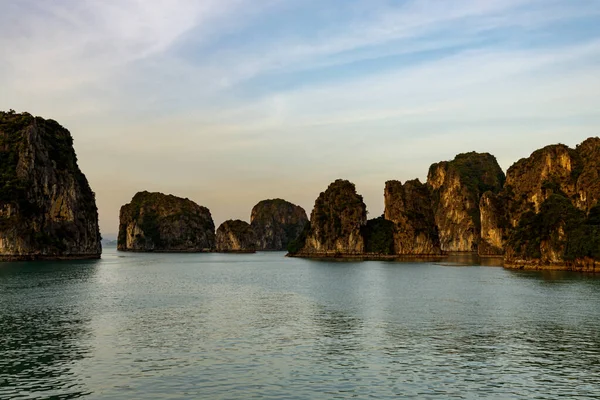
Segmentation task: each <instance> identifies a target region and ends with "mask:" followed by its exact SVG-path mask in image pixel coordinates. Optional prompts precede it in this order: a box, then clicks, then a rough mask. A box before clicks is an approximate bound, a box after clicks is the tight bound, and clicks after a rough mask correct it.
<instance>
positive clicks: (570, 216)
mask: <svg viewBox="0 0 600 400" xmlns="http://www.w3.org/2000/svg"><path fill="white" fill-rule="evenodd" d="M599 172H600V139H598V138H589V139H587V140H585V141H584V142H583V143H581V144H580V145H578V146H577V147H576V148H575V149H571V148H569V147H567V146H565V145H562V144H558V145H551V146H547V147H544V148H542V149H540V150H537V151H535V152H534V153H532V154H531V156H529V157H527V158H524V159H521V160H519V161H517V162H516V163H515V164H514V165H513V166H512V167H510V168H509V170H508V172H507V177H506V185H505V188H504V190H503V191H502V193H501V194H500V196H501V197H502V199H503V201H504V204H505V215H506V227H505V229H506V230H507V232H508V233H507V234H506V235H505V236H506V237H507V239H506V245H505V247H506V257H505V263H506V264H507V265H508V266H517V267H518V266H520V267H528V268H529V267H530V268H537V267H540V268H542V267H543V268H546V267H548V266H555V267H557V268H558V267H560V268H566V269H578V270H582V269H583V270H593V269H597V268H598V267H597V262H596V261H595V260H596V259H598V258H599V257H600V243H599V242H600V228H599V225H600V209H599V208H598V200H599V199H600V181H599V180H598V177H599Z"/></svg>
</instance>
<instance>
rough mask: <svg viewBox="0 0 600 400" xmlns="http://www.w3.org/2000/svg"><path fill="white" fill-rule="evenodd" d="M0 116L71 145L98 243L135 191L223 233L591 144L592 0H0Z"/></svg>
mask: <svg viewBox="0 0 600 400" xmlns="http://www.w3.org/2000/svg"><path fill="white" fill-rule="evenodd" d="M0 9H2V11H3V12H2V14H0V87H1V88H2V90H0V109H5V110H7V109H9V108H13V109H15V110H17V111H29V112H31V113H33V114H36V115H41V116H43V117H46V118H54V119H56V120H57V121H59V122H60V123H61V124H63V125H64V126H66V127H67V128H69V129H70V130H71V133H72V134H73V136H74V138H75V147H76V151H77V153H78V156H79V160H80V167H81V168H82V170H83V171H84V173H85V174H86V175H87V177H88V179H89V180H90V183H91V185H92V187H93V189H94V190H95V191H96V194H97V200H98V206H99V209H100V221H101V227H102V232H103V233H104V234H105V235H110V234H112V233H114V232H116V230H117V222H118V210H119V207H120V205H122V204H124V203H126V202H128V201H129V200H130V199H131V197H132V196H133V194H134V193H135V192H136V191H138V190H156V191H162V192H167V193H173V194H175V195H180V196H184V197H189V198H191V199H193V200H194V201H196V202H198V203H199V204H202V205H205V206H207V207H209V208H210V209H211V211H212V214H213V217H214V219H215V222H216V223H217V224H218V223H220V222H222V221H223V220H225V219H229V218H240V219H244V220H248V219H249V215H250V209H251V208H252V206H253V205H254V204H255V203H256V202H258V201H260V200H262V199H265V198H274V197H282V198H285V199H288V200H290V201H292V202H295V203H297V204H300V205H302V206H303V207H304V208H305V209H306V211H307V212H308V213H310V211H311V209H312V205H313V204H314V199H315V198H316V197H317V195H318V194H319V192H321V191H322V190H324V189H325V188H326V187H327V185H328V183H329V182H331V181H333V180H334V179H336V178H346V179H349V180H351V181H353V182H354V183H356V185H357V188H358V190H359V192H360V193H362V194H363V195H364V197H365V200H366V203H367V206H368V208H369V211H370V215H371V216H372V217H375V216H377V215H379V214H381V212H382V209H383V196H382V193H383V186H384V183H385V181H386V180H389V179H399V180H402V181H404V180H407V179H412V178H415V177H418V178H420V179H421V180H424V179H425V178H426V173H427V170H428V167H429V165H430V164H432V163H433V162H437V161H441V160H446V159H451V158H453V157H454V155H455V154H457V153H460V152H466V151H472V150H475V151H486V152H490V153H492V154H494V155H495V156H496V157H497V158H498V161H499V162H500V164H501V166H502V167H503V168H504V169H506V168H508V167H509V166H510V165H511V164H512V163H513V162H515V161H516V160H517V159H519V158H521V157H525V156H527V155H529V154H530V153H531V152H532V151H534V150H535V149H537V148H539V147H542V146H544V145H546V144H551V143H558V142H561V143H565V144H568V145H572V146H574V145H576V144H577V143H579V142H581V141H582V140H584V139H585V138H587V137H589V136H597V135H598V134H600V129H599V127H600V1H598V0H569V1H567V0H561V1H558V0H543V1H541V0H487V1H484V0H478V1H474V0H471V1H466V0H455V1H442V0H412V1H409V0H404V1H378V0H369V1H367V0H363V1H351V0H347V1H342V0H331V1H327V0H321V1H316V0H302V1H301V0H252V1H250V0H204V1H198V0H195V1H191V0H190V1H187V0H172V1H166V0H165V1H158V0H95V1H85V0H76V1H61V0H56V1H52V2H50V1H29V0H0Z"/></svg>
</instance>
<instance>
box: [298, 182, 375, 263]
mask: <svg viewBox="0 0 600 400" xmlns="http://www.w3.org/2000/svg"><path fill="white" fill-rule="evenodd" d="M366 222H367V207H366V206H365V203H364V202H363V198H362V196H361V195H359V194H357V193H356V187H355V186H354V184H353V183H351V182H348V181H346V180H341V179H338V180H336V181H335V182H333V183H331V184H330V185H329V187H328V188H327V190H326V191H325V192H323V193H321V194H320V195H319V197H318V198H317V200H316V201H315V207H314V208H313V211H312V213H311V215H310V225H309V226H308V229H307V232H306V233H305V237H304V238H301V239H300V241H301V242H302V248H301V250H300V251H299V253H301V254H313V255H335V254H340V255H343V254H361V253H364V251H365V243H364V240H363V236H362V234H361V228H363V227H364V226H365V224H366Z"/></svg>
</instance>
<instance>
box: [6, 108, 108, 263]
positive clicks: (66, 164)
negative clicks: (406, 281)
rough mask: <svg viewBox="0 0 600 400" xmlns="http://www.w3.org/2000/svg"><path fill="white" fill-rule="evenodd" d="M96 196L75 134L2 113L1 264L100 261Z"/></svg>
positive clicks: (42, 121)
mask: <svg viewBox="0 0 600 400" xmlns="http://www.w3.org/2000/svg"><path fill="white" fill-rule="evenodd" d="M100 240H101V238H100V230H99V227H98V209H97V208H96V200H95V195H94V192H93V191H92V189H91V188H90V185H89V184H88V181H87V179H86V177H85V175H84V174H83V173H82V172H81V170H80V169H79V167H78V165H77V156H76V155H75V151H74V149H73V138H72V137H71V134H70V132H69V131H68V130H67V129H65V128H63V127H62V126H61V125H59V124H58V123H57V122H56V121H54V120H51V119H48V120H45V119H43V118H41V117H34V116H32V115H31V114H28V113H22V114H17V113H15V112H12V111H11V112H0V259H1V260H20V259H24V260H30V259H62V258H99V257H100V254H101V252H102V247H101V244H100Z"/></svg>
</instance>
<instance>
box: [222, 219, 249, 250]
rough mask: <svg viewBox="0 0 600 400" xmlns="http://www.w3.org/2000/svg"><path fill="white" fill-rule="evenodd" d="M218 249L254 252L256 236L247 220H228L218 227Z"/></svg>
mask: <svg viewBox="0 0 600 400" xmlns="http://www.w3.org/2000/svg"><path fill="white" fill-rule="evenodd" d="M217 251H218V252H221V253H254V252H255V251H256V236H255V234H254V231H253V230H252V227H251V226H250V224H249V223H247V222H246V221H241V220H239V219H236V220H228V221H225V222H223V223H222V224H221V225H220V226H219V228H218V229H217Z"/></svg>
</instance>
